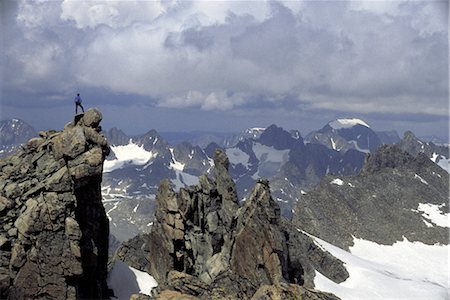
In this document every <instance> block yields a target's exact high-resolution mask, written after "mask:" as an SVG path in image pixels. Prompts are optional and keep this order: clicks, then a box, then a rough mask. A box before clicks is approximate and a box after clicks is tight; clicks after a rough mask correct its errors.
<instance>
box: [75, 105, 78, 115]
mask: <svg viewBox="0 0 450 300" xmlns="http://www.w3.org/2000/svg"><path fill="white" fill-rule="evenodd" d="M77 113H78V104H76V103H75V114H77Z"/></svg>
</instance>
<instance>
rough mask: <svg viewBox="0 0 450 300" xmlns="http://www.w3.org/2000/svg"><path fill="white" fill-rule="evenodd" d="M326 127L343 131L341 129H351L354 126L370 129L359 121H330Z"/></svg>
mask: <svg viewBox="0 0 450 300" xmlns="http://www.w3.org/2000/svg"><path fill="white" fill-rule="evenodd" d="M328 125H330V126H331V128H333V129H336V130H338V129H343V128H351V127H353V126H355V125H362V126H365V127H367V128H370V126H369V125H367V123H366V122H364V121H363V120H361V119H337V120H336V121H332V122H330V123H328Z"/></svg>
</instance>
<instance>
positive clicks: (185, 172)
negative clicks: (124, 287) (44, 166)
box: [0, 118, 450, 241]
mask: <svg viewBox="0 0 450 300" xmlns="http://www.w3.org/2000/svg"><path fill="white" fill-rule="evenodd" d="M35 134H36V133H35V130H34V129H32V128H31V126H29V125H27V124H26V123H24V122H22V121H19V120H10V121H2V127H1V131H0V137H2V141H3V143H2V145H3V146H2V147H3V148H2V149H3V151H4V152H2V153H5V154H6V153H10V151H12V150H14V149H17V147H18V146H19V145H20V144H21V143H23V141H26V140H27V139H28V138H30V137H31V136H33V135H35ZM105 136H106V137H107V139H108V141H109V144H110V145H111V149H112V151H111V154H110V155H109V156H108V157H107V160H106V161H105V164H104V176H103V183H102V194H103V201H104V205H105V208H106V211H107V215H108V217H109V218H110V221H111V232H112V233H113V234H114V236H115V237H116V238H117V239H118V240H120V241H124V240H127V239H128V238H130V237H132V236H134V235H136V234H138V233H141V232H147V231H148V230H149V228H150V224H151V223H152V222H153V221H154V219H153V216H152V215H153V212H154V205H155V201H154V199H155V195H156V192H157V189H158V185H159V183H160V181H161V180H163V179H165V178H168V179H170V180H171V183H172V184H173V185H174V186H175V188H176V189H179V188H181V187H185V186H189V185H192V184H196V183H197V182H198V176H200V175H201V174H203V173H205V172H206V173H211V172H212V171H213V168H214V163H213V160H212V156H213V153H214V150H215V149H216V148H222V149H224V150H225V152H226V154H227V155H228V157H229V159H230V175H231V176H232V178H233V180H234V181H235V182H236V187H237V193H238V197H239V199H240V200H241V201H245V199H246V197H247V194H248V193H249V192H250V190H251V187H253V185H254V184H255V182H256V180H257V179H258V178H260V177H264V178H268V179H269V180H270V183H271V184H270V186H271V188H272V195H273V197H274V199H275V201H277V202H278V204H279V205H280V207H281V213H282V215H283V216H285V217H287V218H292V217H293V211H294V209H295V206H296V204H297V202H298V201H299V199H301V198H302V197H303V195H304V194H306V193H307V192H308V191H309V190H311V189H312V188H314V187H315V186H317V185H318V184H319V183H320V182H321V180H322V178H324V177H325V176H327V175H335V176H348V175H356V174H358V173H359V172H360V171H361V169H362V167H363V165H364V162H365V160H366V157H367V155H368V154H370V153H372V152H374V151H375V150H376V149H377V148H378V147H379V146H381V145H383V144H397V145H398V146H399V147H400V148H401V149H403V150H405V151H407V152H408V153H410V154H412V155H417V154H418V153H421V152H423V153H424V154H425V155H426V156H428V157H429V158H430V159H431V160H432V161H434V162H435V163H437V164H439V165H440V166H441V167H443V168H444V169H447V170H449V169H450V168H449V167H448V166H449V165H448V162H449V160H448V159H449V150H448V149H449V148H448V147H447V146H443V145H436V144H434V143H432V142H423V141H421V140H419V139H418V138H416V137H415V136H414V134H413V133H412V132H406V133H405V135H404V137H403V139H400V138H399V136H398V134H397V133H396V132H395V131H387V132H386V131H385V132H380V131H374V130H373V129H372V128H370V126H369V125H368V124H367V123H366V122H365V121H363V120H361V119H356V118H353V119H338V120H334V121H331V122H329V123H327V124H326V125H325V126H324V127H323V128H322V129H319V130H317V131H313V132H311V133H309V134H307V135H306V137H305V138H303V137H302V136H301V134H300V132H299V131H298V130H291V131H287V130H284V129H283V128H281V127H278V126H276V125H271V126H269V127H267V128H250V129H247V130H244V131H243V132H242V133H239V134H234V135H228V136H224V135H222V136H218V135H217V134H216V135H211V134H210V135H208V134H205V133H202V132H200V133H197V134H192V135H187V136H186V135H183V134H179V135H178V136H177V139H175V140H176V141H180V140H181V138H182V137H183V136H184V137H186V138H188V140H190V141H191V142H189V141H183V142H179V143H177V144H175V145H174V144H173V141H174V139H173V138H172V139H171V142H172V143H169V142H168V141H166V140H165V139H164V138H163V137H162V135H160V134H159V133H158V132H157V131H156V130H150V131H148V132H147V133H145V134H142V135H138V136H128V135H127V134H125V133H124V132H123V131H122V130H120V129H117V128H112V129H109V130H107V131H106V132H105ZM172 136H173V134H172ZM169 137H170V135H169ZM208 138H210V140H209V141H208ZM201 145H203V146H204V147H201Z"/></svg>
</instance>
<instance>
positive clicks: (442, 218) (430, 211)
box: [417, 203, 450, 228]
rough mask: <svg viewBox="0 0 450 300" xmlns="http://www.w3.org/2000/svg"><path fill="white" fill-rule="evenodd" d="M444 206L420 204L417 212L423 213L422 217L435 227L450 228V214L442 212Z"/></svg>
mask: <svg viewBox="0 0 450 300" xmlns="http://www.w3.org/2000/svg"><path fill="white" fill-rule="evenodd" d="M442 206H443V204H441V205H436V204H431V203H419V207H418V208H417V211H419V212H422V216H423V217H424V218H426V219H428V220H429V221H430V222H432V223H434V224H435V225H437V226H440V227H447V228H450V224H449V214H445V213H443V212H442V211H441V210H440V208H441V207H442Z"/></svg>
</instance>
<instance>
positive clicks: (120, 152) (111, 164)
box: [103, 142, 156, 173]
mask: <svg viewBox="0 0 450 300" xmlns="http://www.w3.org/2000/svg"><path fill="white" fill-rule="evenodd" d="M111 150H112V151H113V152H114V154H115V155H116V159H114V160H105V162H104V164H103V172H104V173H107V172H111V171H114V170H116V169H120V168H121V167H123V166H124V165H125V164H133V165H139V166H142V165H145V164H146V163H147V162H149V161H150V160H151V159H152V158H154V157H156V154H154V153H152V152H151V151H147V150H145V149H144V147H143V146H138V145H136V144H134V143H132V142H130V143H129V144H128V145H124V146H112V147H111Z"/></svg>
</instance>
